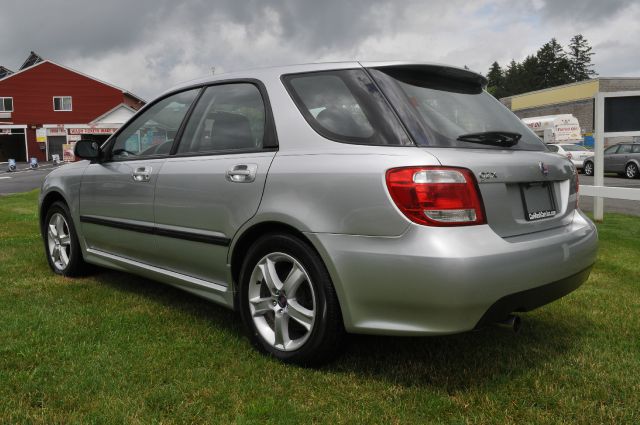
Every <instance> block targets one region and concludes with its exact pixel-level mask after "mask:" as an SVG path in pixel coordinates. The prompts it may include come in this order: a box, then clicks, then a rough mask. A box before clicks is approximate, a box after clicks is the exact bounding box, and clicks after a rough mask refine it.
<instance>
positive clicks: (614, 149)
mask: <svg viewBox="0 0 640 425" xmlns="http://www.w3.org/2000/svg"><path fill="white" fill-rule="evenodd" d="M617 150H618V145H614V146H609V147H608V148H607V149H605V150H604V153H606V154H609V155H610V154H612V153H616V151H617Z"/></svg>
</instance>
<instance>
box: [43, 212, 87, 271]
mask: <svg viewBox="0 0 640 425" xmlns="http://www.w3.org/2000/svg"><path fill="white" fill-rule="evenodd" d="M57 215H59V216H62V218H64V225H63V226H62V228H63V229H64V234H65V235H67V236H68V244H66V243H60V244H55V243H54V244H52V243H50V240H51V238H52V236H51V235H50V230H49V229H50V225H52V224H54V223H53V221H54V220H55V219H56V218H57ZM54 227H55V224H54ZM42 238H43V240H44V250H45V254H46V256H47V262H48V263H49V267H51V270H53V272H54V273H57V274H59V275H62V276H68V277H74V276H82V275H84V274H86V273H87V272H88V271H89V270H90V267H89V265H88V264H87V263H85V261H84V259H83V258H82V250H81V249H80V243H79V242H78V233H77V232H76V228H75V226H74V224H73V220H72V219H71V214H70V212H69V208H68V207H67V205H66V204H65V203H63V202H59V201H58V202H54V203H53V204H52V205H51V206H50V207H49V209H48V210H47V214H46V216H45V221H44V224H43V228H42ZM52 245H53V249H52ZM56 245H59V247H58V249H64V248H63V245H64V246H65V247H66V246H68V249H65V253H66V256H67V258H68V261H67V262H66V264H63V263H62V262H60V261H55V260H54V258H52V257H55V255H54V256H52V250H53V251H55V249H56V248H55V246H56ZM58 258H60V255H59V254H58Z"/></svg>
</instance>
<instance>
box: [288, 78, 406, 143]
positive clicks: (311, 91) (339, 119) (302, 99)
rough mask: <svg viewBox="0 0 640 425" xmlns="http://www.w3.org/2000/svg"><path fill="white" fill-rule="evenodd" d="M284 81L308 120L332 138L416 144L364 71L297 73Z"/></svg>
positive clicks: (321, 132) (318, 130) (357, 141)
mask: <svg viewBox="0 0 640 425" xmlns="http://www.w3.org/2000/svg"><path fill="white" fill-rule="evenodd" d="M283 81H284V83H285V85H286V87H287V89H288V90H289V93H290V94H291V96H292V97H293V100H294V101H295V103H296V105H297V106H298V108H299V109H300V112H302V115H303V116H304V117H305V119H306V120H307V122H308V123H309V124H310V125H311V127H313V128H314V130H316V131H317V132H318V133H320V134H321V135H322V136H324V137H326V138H328V139H331V140H335V141H338V142H345V143H357V144H367V145H396V146H397V145H412V144H413V143H412V142H411V140H410V139H409V137H408V136H407V135H406V133H405V131H404V130H403V128H402V125H401V124H400V122H399V121H398V119H397V118H396V116H395V115H394V113H393V111H392V110H391V108H390V107H389V105H388V104H387V103H386V101H385V99H384V97H383V96H382V94H381V93H380V92H379V91H378V89H377V87H376V85H375V84H374V83H373V82H372V81H371V80H370V79H369V77H368V76H367V74H366V73H365V72H364V71H363V70H358V69H354V70H340V71H328V72H314V73H307V74H293V75H287V76H284V77H283Z"/></svg>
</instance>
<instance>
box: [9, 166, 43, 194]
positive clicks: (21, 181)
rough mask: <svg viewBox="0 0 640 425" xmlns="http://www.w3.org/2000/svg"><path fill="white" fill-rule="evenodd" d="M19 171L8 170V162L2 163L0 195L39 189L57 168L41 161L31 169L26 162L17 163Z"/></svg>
mask: <svg viewBox="0 0 640 425" xmlns="http://www.w3.org/2000/svg"><path fill="white" fill-rule="evenodd" d="M17 168H18V169H17V171H14V172H12V173H9V172H7V171H6V170H7V164H6V163H0V195H8V194H11V193H20V192H28V191H30V190H33V189H39V188H40V186H41V185H42V182H43V181H44V178H45V177H46V175H47V174H49V173H50V172H51V170H53V169H54V168H55V166H54V165H53V164H50V163H41V164H40V166H39V167H38V168H37V169H35V170H29V166H28V165H27V164H25V163H18V164H17Z"/></svg>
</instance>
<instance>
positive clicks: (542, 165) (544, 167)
mask: <svg viewBox="0 0 640 425" xmlns="http://www.w3.org/2000/svg"><path fill="white" fill-rule="evenodd" d="M538 168H540V172H541V173H542V174H543V175H545V176H548V175H549V166H548V165H547V164H545V163H544V162H538Z"/></svg>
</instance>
